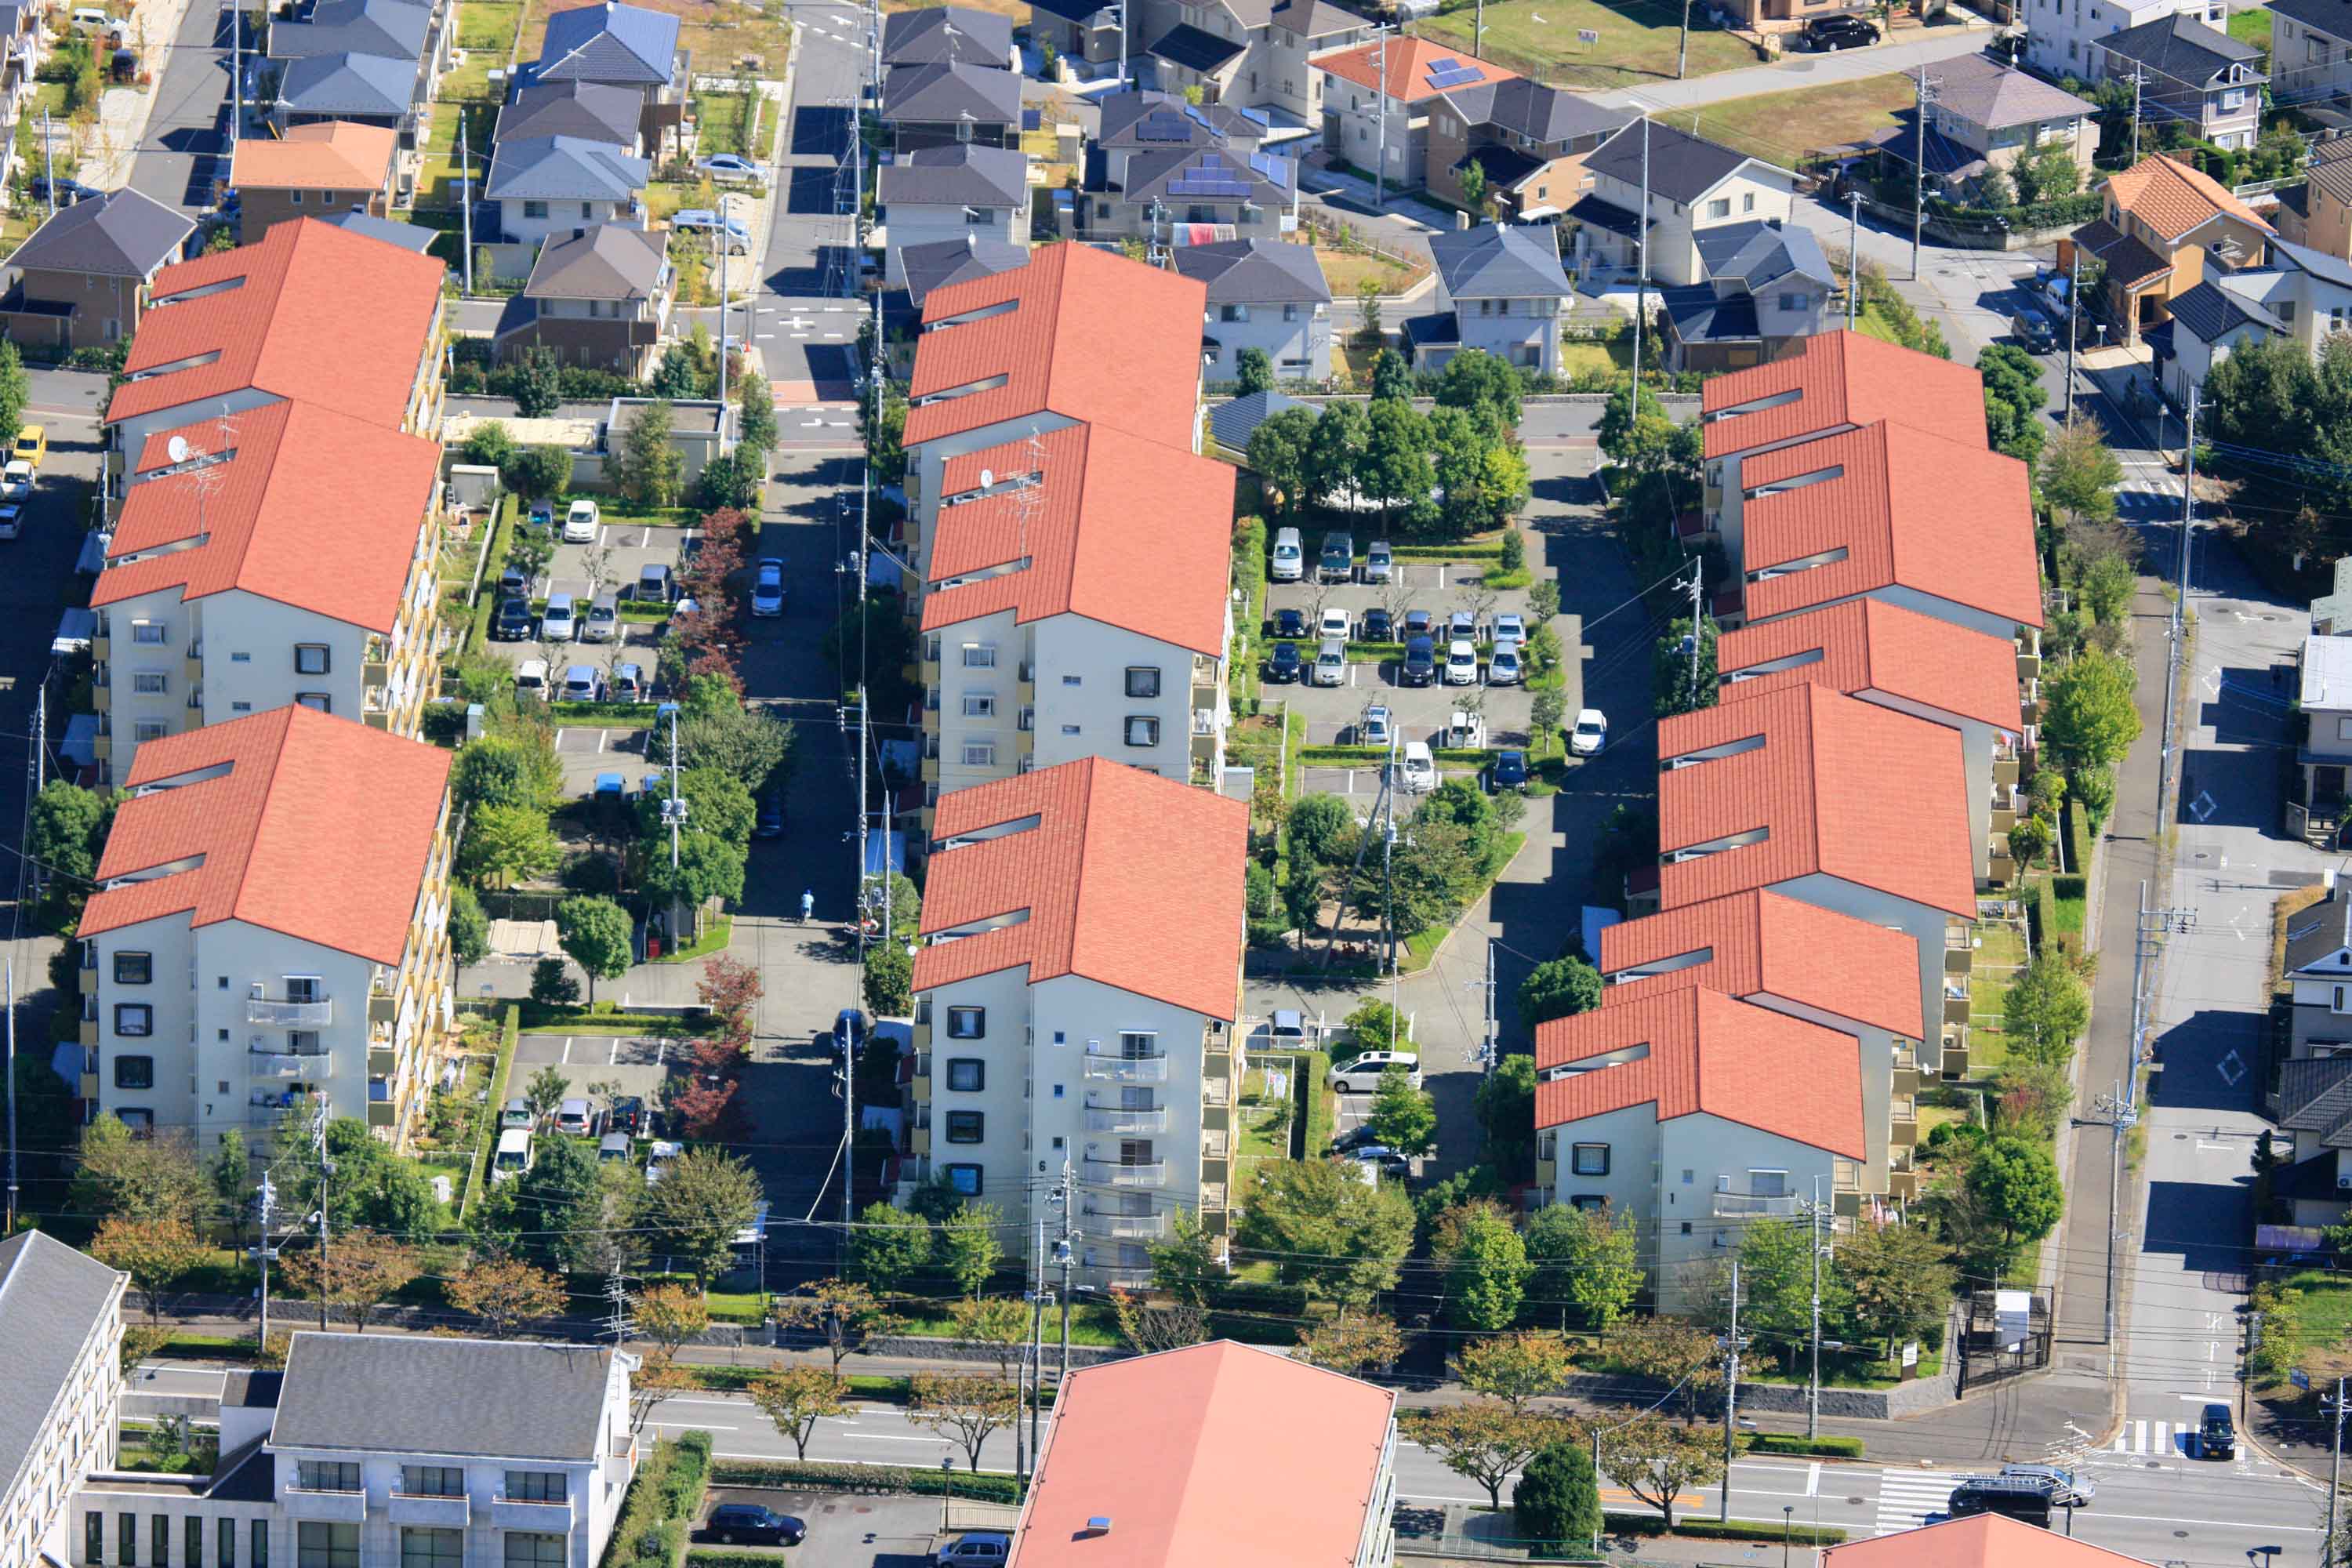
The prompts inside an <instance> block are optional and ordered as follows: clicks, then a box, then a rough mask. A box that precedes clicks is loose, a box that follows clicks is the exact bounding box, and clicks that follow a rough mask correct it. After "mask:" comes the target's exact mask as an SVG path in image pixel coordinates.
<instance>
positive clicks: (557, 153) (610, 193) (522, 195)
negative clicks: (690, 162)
mask: <svg viewBox="0 0 2352 1568" xmlns="http://www.w3.org/2000/svg"><path fill="white" fill-rule="evenodd" d="M652 178H653V164H652V163H649V162H648V161H646V159H643V158H632V157H630V156H629V155H628V154H627V153H624V152H622V151H621V150H620V149H619V148H618V147H614V146H612V145H610V144H609V143H606V142H583V141H582V140H580V139H579V138H577V137H573V136H530V137H525V138H523V139H522V140H521V141H519V142H499V146H498V153H497V154H496V156H494V157H493V158H491V160H490V172H489V175H488V178H487V179H485V180H484V181H483V182H482V195H483V198H484V199H485V200H488V201H493V202H496V203H498V204H499V228H500V230H502V231H503V232H504V234H505V236H506V238H507V240H508V242H509V243H510V244H516V245H533V244H536V243H538V242H539V241H541V240H543V239H546V238H548V237H550V236H551V235H561V234H570V233H572V231H573V230H575V229H579V228H586V227H593V226H595V225H598V224H613V223H623V222H630V221H635V222H637V223H639V224H642V223H643V221H644V217H645V209H644V207H643V206H641V205H639V203H638V200H637V197H638V195H639V193H641V192H642V191H644V190H645V188H646V184H647V183H648V182H650V181H651V180H652Z"/></svg>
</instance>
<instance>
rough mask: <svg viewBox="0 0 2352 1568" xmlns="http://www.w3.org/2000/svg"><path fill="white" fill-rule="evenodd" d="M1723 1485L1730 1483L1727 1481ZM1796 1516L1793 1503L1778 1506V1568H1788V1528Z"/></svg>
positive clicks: (1795, 1506)
mask: <svg viewBox="0 0 2352 1568" xmlns="http://www.w3.org/2000/svg"><path fill="white" fill-rule="evenodd" d="M1725 1484H1726V1485H1729V1484H1730V1483H1729V1482H1728V1480H1727V1481H1726V1482H1725ZM1796 1516H1797V1505H1796V1504H1795V1503H1792V1502H1784V1503H1782V1504H1781V1505H1780V1568H1789V1526H1790V1523H1791V1522H1793V1521H1795V1519H1796Z"/></svg>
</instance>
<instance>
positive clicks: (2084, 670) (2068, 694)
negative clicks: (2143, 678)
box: [2042, 652, 2140, 773]
mask: <svg viewBox="0 0 2352 1568" xmlns="http://www.w3.org/2000/svg"><path fill="white" fill-rule="evenodd" d="M2042 692H2043V697H2044V705H2043V709H2042V743H2043V744H2044V745H2046V746H2047V747H2048V748H2049V749H2050V753H2051V755H2052V756H2053V757H2055V758H2056V759H2057V760H2058V763H2059V764H2060V765H2061V766H2062V767H2063V768H2065V769H2066V771H2067V772H2068V773H2075V772H2079V771H2080V770H2082V769H2084V768H2100V767H2108V768H2111V767H2114V766H2116V764H2117V763H2121V762H2122V761H2123V760H2124V757H2125V755H2126V753H2127V752H2129V751H2130V750H2131V743H2132V742H2134V741H2136V740H2137V739H2138V738H2139V730H2140V719H2139V709H2138V708H2137V706H2136V705H2135V704H2134V703H2133V701H2132V670H2131V667H2130V666H2129V665H2128V664H2126V663H2125V662H2124V661H2123V660H2122V659H2120V658H2116V657H2114V656H2113V655H2111V654H2103V653H2094V652H2084V653H2082V654H2079V655H2077V656H2076V657H2075V658H2072V659H2069V660H2068V661H2067V662H2066V663H2065V664H2063V666H2061V667H2060V668H2058V669H2057V671H2056V672H2055V673H2053V674H2050V675H2046V676H2044V677H2043V679H2042Z"/></svg>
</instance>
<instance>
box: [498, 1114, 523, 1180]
mask: <svg viewBox="0 0 2352 1568" xmlns="http://www.w3.org/2000/svg"><path fill="white" fill-rule="evenodd" d="M530 1161H531V1147H530V1129H529V1128H526V1127H509V1128H508V1129H507V1130H506V1131H503V1132H501V1133H499V1152H498V1153H497V1155H496V1156H495V1157H494V1158H493V1159H492V1160H491V1161H490V1180H491V1181H493V1182H510V1181H512V1180H514V1179H515V1178H516V1177H517V1176H520V1175H521V1174H522V1173H524V1172H525V1171H528V1170H530Z"/></svg>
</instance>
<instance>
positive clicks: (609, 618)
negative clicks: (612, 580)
mask: <svg viewBox="0 0 2352 1568" xmlns="http://www.w3.org/2000/svg"><path fill="white" fill-rule="evenodd" d="M620 630H621V595H619V594H617V593H615V592H614V591H613V590H612V589H610V588H607V589H605V590H604V592H603V593H601V594H599V595H596V596H595V597H594V598H593V599H591V600H589V601H588V618H587V619H586V620H584V621H583V622H581V623H580V640H581V641H582V642H611V641H612V640H613V638H614V637H616V636H618V635H619V633H620Z"/></svg>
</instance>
